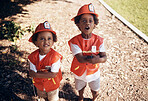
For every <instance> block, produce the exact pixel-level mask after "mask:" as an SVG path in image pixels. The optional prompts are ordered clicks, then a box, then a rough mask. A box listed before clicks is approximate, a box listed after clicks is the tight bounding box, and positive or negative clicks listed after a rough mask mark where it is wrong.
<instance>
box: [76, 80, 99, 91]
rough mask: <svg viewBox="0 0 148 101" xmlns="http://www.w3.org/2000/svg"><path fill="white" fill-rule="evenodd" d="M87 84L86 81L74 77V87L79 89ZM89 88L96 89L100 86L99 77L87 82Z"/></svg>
mask: <svg viewBox="0 0 148 101" xmlns="http://www.w3.org/2000/svg"><path fill="white" fill-rule="evenodd" d="M86 85H87V82H85V81H83V80H79V79H75V87H76V89H77V90H78V91H79V90H81V89H82V88H84V87H85V86H86ZM88 85H89V87H90V89H91V90H93V91H98V90H99V88H100V77H99V78H98V79H96V80H94V81H91V82H88Z"/></svg>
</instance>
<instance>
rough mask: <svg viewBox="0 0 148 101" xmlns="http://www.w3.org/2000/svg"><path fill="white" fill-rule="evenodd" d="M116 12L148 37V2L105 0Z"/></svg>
mask: <svg viewBox="0 0 148 101" xmlns="http://www.w3.org/2000/svg"><path fill="white" fill-rule="evenodd" d="M104 1H105V2H106V3H107V4H108V5H109V6H111V7H112V8H113V9H114V10H115V11H116V12H118V13H119V14H120V15H121V16H122V17H124V18H125V19H126V20H127V21H129V22H130V23H131V24H133V25H134V26H135V27H136V28H138V29H139V30H140V31H142V32H143V33H145V34H146V35H147V36H148V0H104Z"/></svg>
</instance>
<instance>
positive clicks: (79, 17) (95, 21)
mask: <svg viewBox="0 0 148 101" xmlns="http://www.w3.org/2000/svg"><path fill="white" fill-rule="evenodd" d="M82 15H83V14H81V15H79V16H76V17H75V18H74V22H75V24H78V23H79V22H80V19H81V17H82ZM91 15H92V16H93V18H94V24H96V25H98V23H99V19H98V17H97V16H96V15H94V14H91Z"/></svg>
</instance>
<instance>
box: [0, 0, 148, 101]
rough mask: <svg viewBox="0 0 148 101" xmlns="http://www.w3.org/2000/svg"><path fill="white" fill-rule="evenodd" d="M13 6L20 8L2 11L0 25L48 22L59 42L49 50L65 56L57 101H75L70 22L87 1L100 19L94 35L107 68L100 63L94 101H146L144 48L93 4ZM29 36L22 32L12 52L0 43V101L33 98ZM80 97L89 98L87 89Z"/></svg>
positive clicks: (147, 46) (147, 47)
mask: <svg viewBox="0 0 148 101" xmlns="http://www.w3.org/2000/svg"><path fill="white" fill-rule="evenodd" d="M11 1H13V0H11ZM14 1H15V0H14ZM17 1H18V2H17V4H16V5H17V6H18V7H17V8H18V9H19V8H20V9H19V10H17V9H16V10H15V7H16V6H13V7H10V8H11V9H12V8H14V9H13V13H11V14H10V15H9V14H7V13H6V12H5V13H6V16H4V15H3V16H2V17H1V18H0V21H14V22H16V23H19V24H20V25H21V26H22V27H23V28H25V27H27V26H30V25H33V26H34V27H36V26H37V25H38V24H39V23H41V22H44V21H46V20H47V21H49V22H50V24H51V26H52V28H53V29H54V30H55V31H56V32H57V36H58V42H56V43H55V44H54V46H53V48H54V49H55V50H56V51H58V52H59V53H60V54H62V55H63V57H64V58H63V61H62V66H61V68H62V72H63V80H62V81H61V86H60V93H59V95H60V101H76V99H77V97H78V92H77V91H76V89H75V81H74V76H73V74H72V73H71V72H70V66H71V62H72V59H73V56H72V53H71V52H70V50H69V46H68V43H67V42H68V40H69V39H71V38H72V37H74V36H75V35H77V34H79V33H80V31H79V30H78V28H77V26H76V25H75V24H74V22H73V21H71V18H73V17H74V16H75V15H76V14H77V11H78V9H79V8H80V7H81V6H82V5H84V4H88V3H90V2H92V3H93V5H94V6H95V9H96V12H97V13H98V14H99V25H97V27H96V28H95V29H94V31H93V33H95V34H97V35H99V36H101V37H103V38H104V42H105V46H106V53H107V58H108V59H107V62H106V63H103V64H100V70H101V84H100V85H101V87H100V90H99V94H100V95H99V96H98V98H97V101H148V43H147V42H145V41H144V40H143V39H141V38H140V37H138V36H137V35H136V34H135V33H134V32H132V31H131V30H130V29H129V28H128V27H127V26H126V25H124V24H123V23H122V22H120V21H119V20H118V19H117V18H116V17H115V16H114V15H112V14H111V13H109V12H108V11H107V10H106V9H105V8H104V7H103V6H102V5H101V4H100V2H99V1H98V0H38V1H33V0H29V1H30V2H29V3H26V2H25V3H23V2H19V0H17ZM22 1H28V0H22ZM6 8H9V7H6ZM8 10H9V9H8ZM18 11H19V12H18ZM5 13H3V14H5ZM1 14H2V13H1ZM31 35H32V33H29V32H27V33H25V35H24V36H23V38H22V39H20V40H18V41H17V43H16V46H17V47H15V46H13V45H14V43H12V42H10V41H8V40H0V78H1V79H0V89H1V90H0V101H21V100H22V101H23V100H27V101H34V100H35V99H36V97H35V94H34V92H33V85H32V82H31V78H30V77H29V75H28V70H29V64H28V61H27V56H28V55H29V54H30V53H31V52H33V51H34V50H35V49H37V48H36V47H35V46H34V45H33V44H32V43H30V42H28V39H29V37H30V36H31ZM16 49H17V50H16ZM84 96H85V100H86V101H89V100H90V99H91V98H92V95H91V91H90V89H89V87H88V86H87V87H86V89H85V92H84Z"/></svg>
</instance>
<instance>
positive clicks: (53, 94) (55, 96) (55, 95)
mask: <svg viewBox="0 0 148 101" xmlns="http://www.w3.org/2000/svg"><path fill="white" fill-rule="evenodd" d="M47 94H48V101H58V100H59V88H58V89H56V90H53V91H50V92H48V93H47Z"/></svg>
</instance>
